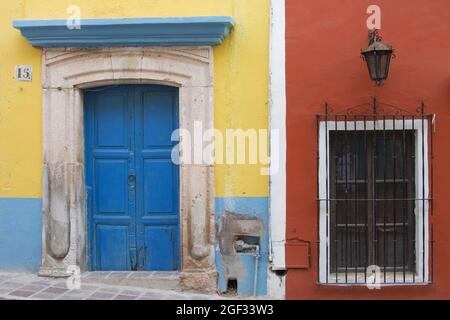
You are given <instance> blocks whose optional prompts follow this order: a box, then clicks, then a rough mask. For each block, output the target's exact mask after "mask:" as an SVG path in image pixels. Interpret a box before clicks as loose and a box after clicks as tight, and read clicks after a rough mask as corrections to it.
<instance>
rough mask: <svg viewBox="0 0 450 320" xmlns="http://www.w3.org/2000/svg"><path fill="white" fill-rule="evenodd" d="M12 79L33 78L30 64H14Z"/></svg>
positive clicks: (26, 79)
mask: <svg viewBox="0 0 450 320" xmlns="http://www.w3.org/2000/svg"><path fill="white" fill-rule="evenodd" d="M14 79H16V80H17V81H31V80H33V67H32V66H16V68H15V70H14Z"/></svg>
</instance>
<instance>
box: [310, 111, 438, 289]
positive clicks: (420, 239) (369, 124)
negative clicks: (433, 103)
mask: <svg viewBox="0 0 450 320" xmlns="http://www.w3.org/2000/svg"><path fill="white" fill-rule="evenodd" d="M394 123H395V126H394ZM413 123H414V126H413ZM355 125H356V130H364V121H356V124H355V121H321V122H320V124H319V157H320V158H319V172H318V175H319V176H318V178H319V199H326V196H327V194H328V195H330V194H331V193H330V186H329V185H328V193H327V186H326V177H327V176H328V177H329V170H330V168H329V165H328V166H327V163H330V162H329V156H330V150H328V151H327V150H326V142H327V141H328V148H329V141H330V131H336V130H347V131H349V132H351V131H352V130H355ZM384 126H385V127H384V128H383V120H375V121H372V120H367V121H365V129H366V131H374V130H383V129H384V130H394V128H395V130H398V131H401V130H402V129H403V120H393V119H385V120H384ZM404 129H405V130H413V129H414V131H416V140H415V156H416V158H415V159H416V161H415V175H416V179H415V181H416V186H415V198H416V199H422V196H423V197H424V198H425V199H428V197H429V174H428V120H426V119H423V120H422V119H415V120H411V119H408V120H405V127H404ZM422 131H423V132H422ZM422 134H423V142H424V143H423V144H422ZM326 139H328V140H326ZM422 150H423V152H422ZM422 154H423V155H424V157H425V159H423V165H422ZM327 168H328V172H327ZM422 173H423V175H422ZM422 177H423V178H422ZM422 188H424V193H425V194H424V195H422ZM327 207H328V212H327ZM330 207H331V206H330V205H328V206H327V205H326V201H320V204H319V210H320V214H319V217H320V218H319V220H320V221H319V233H320V235H319V237H320V246H319V282H320V283H321V284H336V276H335V275H333V274H332V273H331V272H330V270H331V262H330V261H331V259H330V245H328V246H327V243H329V241H330V239H329V237H330V220H329V219H330V216H331V214H330ZM423 212H424V214H422V213H423ZM414 215H415V222H416V230H415V232H416V248H415V249H416V254H415V259H416V261H415V262H416V270H415V271H416V274H415V278H414V282H413V277H412V273H411V272H409V273H408V274H407V277H406V279H405V281H404V282H403V278H402V276H400V277H399V275H397V280H396V282H394V278H393V273H389V274H388V275H387V276H386V279H385V280H386V282H384V279H381V282H380V285H385V284H386V285H403V284H406V285H411V284H425V283H428V282H429V221H428V215H429V203H428V201H416V206H415V209H414ZM423 216H424V219H423ZM327 219H328V223H327ZM423 220H424V221H423ZM423 223H424V224H425V229H424V230H425V235H424V236H423V235H422V230H423V229H422V228H423ZM327 227H328V232H327ZM327 234H328V238H327V237H326V235H327ZM327 248H328V249H327ZM423 250H425V255H424V256H425V263H423V262H424V261H423ZM327 257H328V259H327ZM327 261H328V268H327ZM423 266H425V277H423V274H424V273H423ZM327 270H328V282H327V274H326V273H327ZM359 274H360V275H361V278H360V277H357V279H355V276H354V274H353V275H352V273H348V276H347V283H346V282H345V281H346V280H345V274H338V275H337V277H338V279H337V280H338V281H337V284H345V285H349V284H350V285H353V284H355V285H357V284H362V285H365V284H366V283H365V282H364V278H365V277H364V273H363V272H359ZM400 279H401V280H400ZM355 280H357V282H356V281H355ZM400 281H401V282H400Z"/></svg>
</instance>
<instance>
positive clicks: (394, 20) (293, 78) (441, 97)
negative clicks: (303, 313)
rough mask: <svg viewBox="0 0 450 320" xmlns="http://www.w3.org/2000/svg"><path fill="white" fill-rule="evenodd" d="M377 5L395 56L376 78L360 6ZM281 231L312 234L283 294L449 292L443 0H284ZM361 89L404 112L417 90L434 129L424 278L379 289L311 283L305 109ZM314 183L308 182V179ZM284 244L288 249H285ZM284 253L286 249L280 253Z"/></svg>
mask: <svg viewBox="0 0 450 320" xmlns="http://www.w3.org/2000/svg"><path fill="white" fill-rule="evenodd" d="M370 4H377V5H379V6H380V7H381V10H382V25H381V32H380V33H381V35H382V37H383V40H384V41H385V42H386V43H389V44H391V45H393V47H394V49H395V54H396V58H395V59H394V60H393V61H392V63H391V69H390V73H389V79H388V80H387V81H386V82H385V83H384V85H383V86H381V87H376V86H375V85H374V84H373V83H372V81H370V80H369V76H368V71H367V67H366V65H365V62H364V61H363V60H362V59H361V58H360V54H359V50H360V49H361V48H364V47H366V46H367V27H366V19H367V17H368V15H367V14H366V9H367V7H368V6H369V5H370ZM286 15H287V16H286V54H287V57H286V63H287V65H286V69H287V71H286V72H287V79H286V82H287V239H288V240H289V239H295V238H300V239H302V240H306V241H310V242H311V243H312V250H311V254H312V256H311V264H312V265H311V268H310V269H306V270H294V269H292V270H289V271H288V274H287V283H286V296H287V298H289V299H317V298H320V299H327V298H333V299H377V298H383V299H392V298H407V299H416V298H447V299H449V298H450V232H449V230H450V202H449V201H450V24H449V21H450V1H448V0H433V1H429V0H395V1H392V0H377V1H366V0H340V1H335V0H314V1H313V0H286ZM371 96H377V98H378V99H379V100H380V101H383V102H388V103H391V104H394V105H399V106H409V110H410V111H411V112H414V111H415V109H416V108H417V107H418V106H419V105H420V101H421V100H424V102H425V104H426V107H427V109H426V112H427V113H434V114H436V125H435V133H434V136H433V139H434V142H433V143H434V155H435V157H434V162H433V165H434V168H433V170H434V179H433V180H434V186H433V193H434V202H433V205H434V211H433V218H432V220H433V225H434V240H435V245H434V274H433V278H434V283H433V284H431V285H426V286H414V287H413V288H411V287H410V286H391V287H383V288H382V289H381V290H369V289H368V288H366V287H365V286H361V287H336V286H324V285H321V286H319V285H318V284H317V281H318V278H317V254H318V249H317V244H316V239H317V223H318V222H317V202H316V192H317V190H316V187H315V183H311V182H312V181H316V180H317V160H316V143H317V138H316V123H315V115H316V114H319V113H323V111H324V110H323V103H324V101H328V102H329V103H330V104H331V105H332V107H333V109H334V111H339V110H342V109H345V108H346V107H349V106H352V105H358V104H360V103H366V102H370V99H371ZM312 185H313V186H314V187H311V186H312ZM288 254H289V253H288ZM287 258H288V259H289V257H287Z"/></svg>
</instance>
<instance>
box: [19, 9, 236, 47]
mask: <svg viewBox="0 0 450 320" xmlns="http://www.w3.org/2000/svg"><path fill="white" fill-rule="evenodd" d="M76 26H77V24H73V21H71V22H70V24H69V25H68V21H67V20H62V19H58V20H15V21H14V22H13V27H14V28H16V29H19V30H20V32H21V33H22V35H23V36H24V37H25V38H27V40H28V42H30V44H32V45H33V46H35V47H42V48H58V47H125V46H131V47H133V46H134V47H140V46H213V45H217V44H220V43H222V42H223V40H224V39H225V37H226V36H227V35H228V34H229V33H230V30H231V28H233V26H234V22H233V19H232V18H231V17H227V16H203V17H177V18H127V19H81V20H80V23H79V28H76Z"/></svg>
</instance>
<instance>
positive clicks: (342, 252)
mask: <svg viewBox="0 0 450 320" xmlns="http://www.w3.org/2000/svg"><path fill="white" fill-rule="evenodd" d="M316 119H317V165H318V181H317V200H318V201H317V204H318V205H317V207H318V208H317V211H318V230H317V234H318V240H317V242H318V249H319V252H318V266H319V268H318V278H319V283H323V284H347V285H348V284H367V283H380V284H404V283H411V284H414V283H431V282H432V279H433V226H432V221H431V217H432V210H433V205H432V192H433V190H432V186H433V183H432V177H433V122H434V115H432V114H425V105H424V104H423V103H422V104H421V106H420V107H419V108H418V109H417V110H416V112H415V113H411V112H408V111H406V110H404V109H402V108H399V107H397V106H394V105H391V104H387V103H382V102H378V101H377V100H376V98H373V100H372V103H368V104H362V105H358V106H355V107H352V108H349V109H346V110H345V111H344V112H340V113H334V112H333V111H332V109H331V108H330V107H329V105H328V104H325V113H324V114H320V115H317V117H316Z"/></svg>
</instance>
